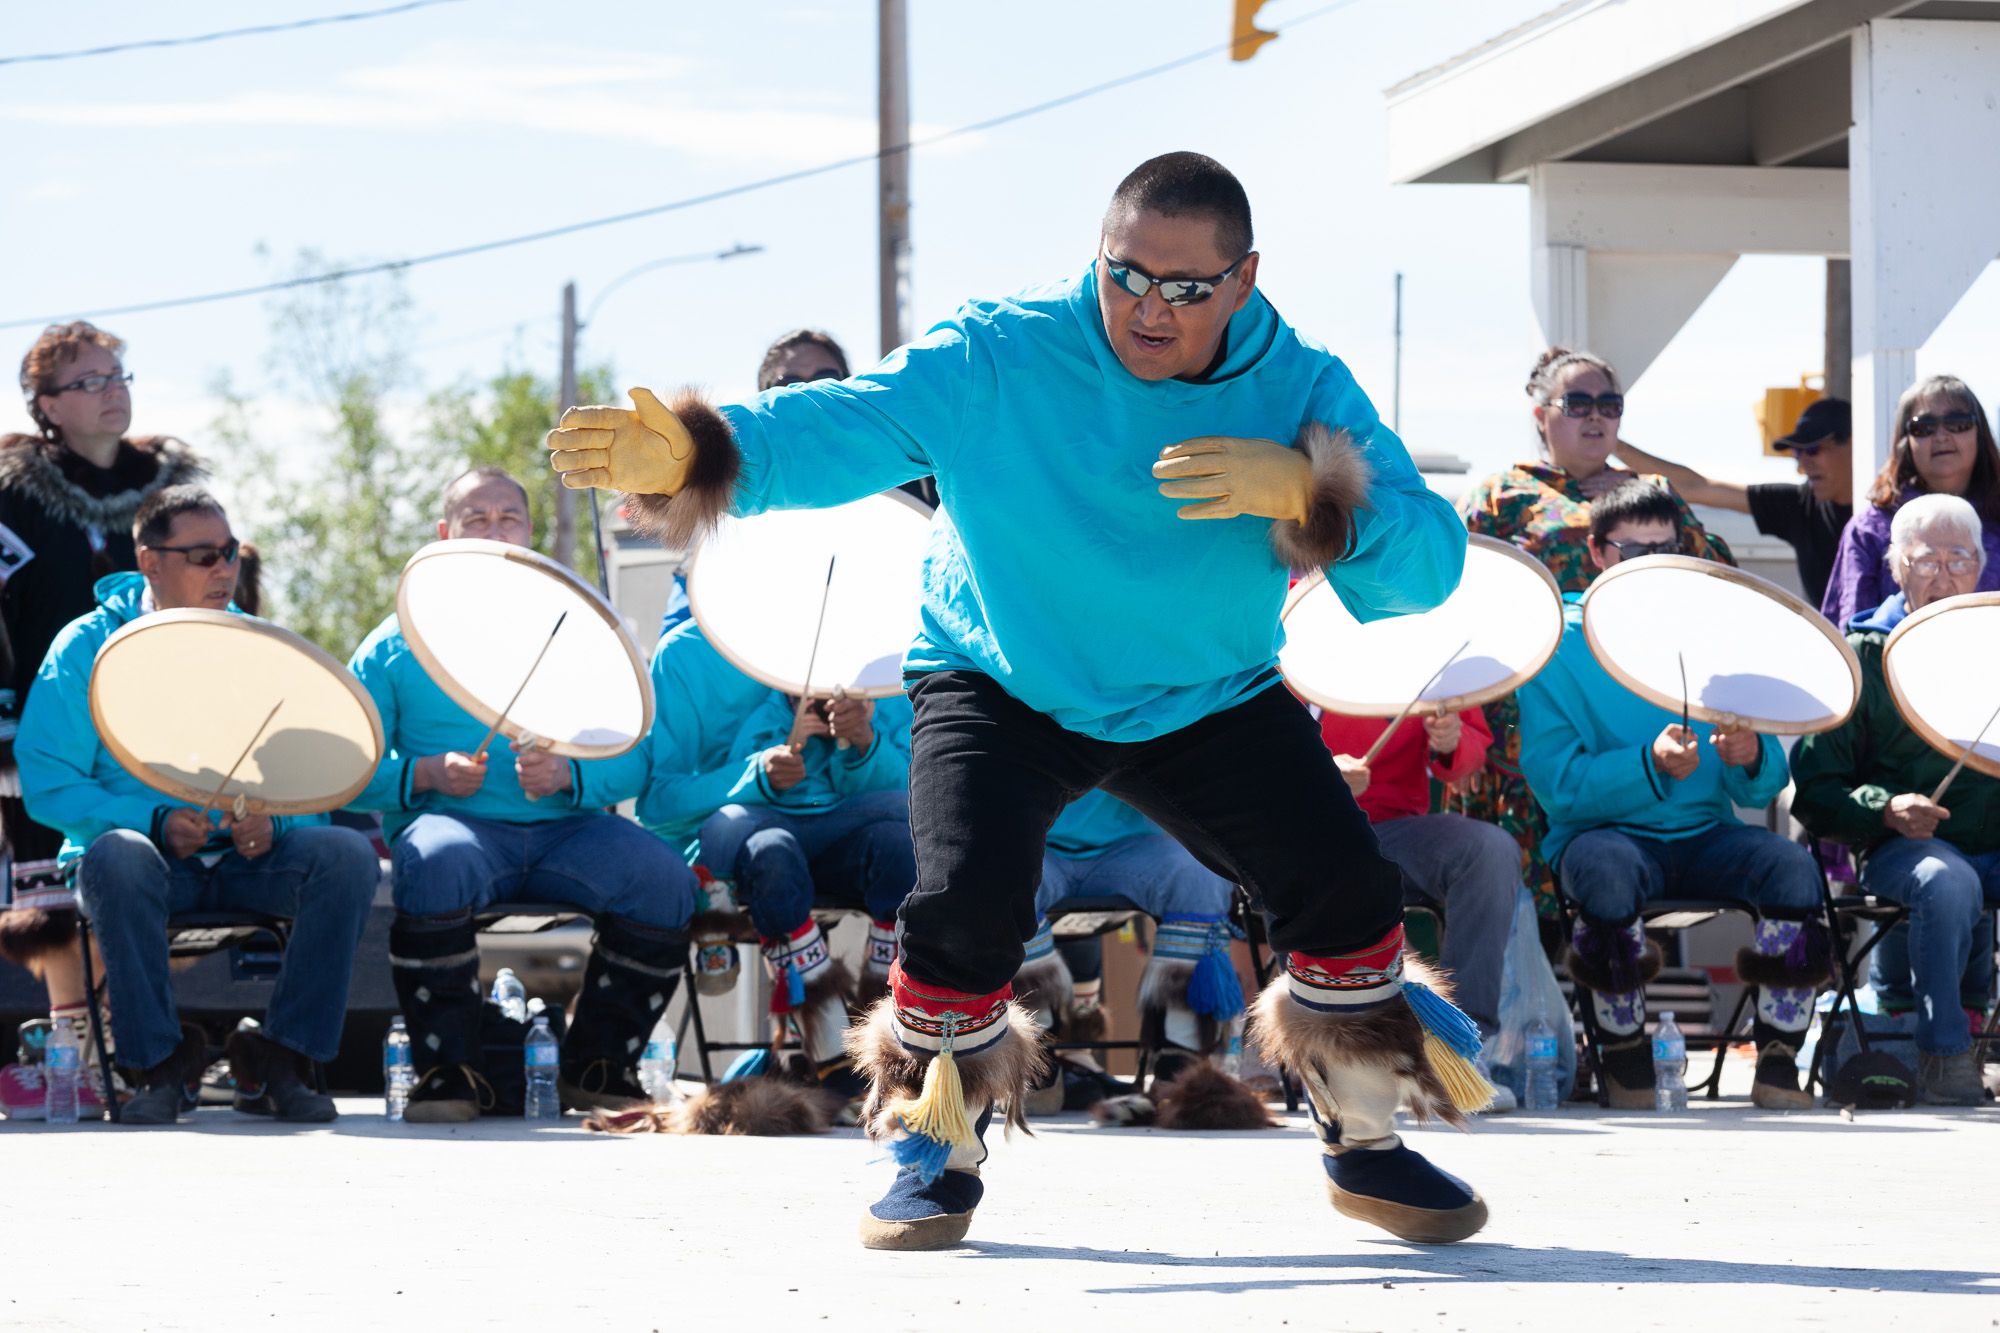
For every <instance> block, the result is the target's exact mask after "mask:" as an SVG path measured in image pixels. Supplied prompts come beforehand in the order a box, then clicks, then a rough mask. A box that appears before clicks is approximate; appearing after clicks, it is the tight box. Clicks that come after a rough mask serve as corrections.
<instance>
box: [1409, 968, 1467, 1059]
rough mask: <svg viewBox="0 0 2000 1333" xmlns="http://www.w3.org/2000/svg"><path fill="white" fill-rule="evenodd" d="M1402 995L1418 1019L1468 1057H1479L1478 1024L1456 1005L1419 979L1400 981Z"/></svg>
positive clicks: (1450, 1045)
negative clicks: (1401, 983) (1401, 982)
mask: <svg viewBox="0 0 2000 1333" xmlns="http://www.w3.org/2000/svg"><path fill="white" fill-rule="evenodd" d="M1403 998H1404V999H1406V1000H1408V1001H1409V1002H1410V1008H1412V1009H1414V1010H1415V1011H1416V1014H1417V1021H1418V1022H1419V1023H1422V1024H1423V1025H1424V1027H1425V1028H1426V1029H1427V1030H1428V1031H1429V1032H1430V1033H1431V1035H1432V1036H1434V1037H1436V1038H1437V1039H1438V1040H1439V1041H1441V1042H1443V1043H1444V1044H1445V1045H1446V1046H1449V1047H1450V1048H1451V1049H1452V1050H1454V1051H1456V1052H1457V1053H1458V1054H1460V1055H1462V1056H1464V1057H1465V1058H1466V1059H1467V1060H1476V1059H1478V1058H1479V1047H1480V1041H1479V1024H1477V1023H1475V1022H1473V1021H1472V1020H1471V1019H1469V1018H1467V1017H1466V1016H1465V1014H1464V1013H1463V1012H1461V1011H1460V1009H1459V1008H1458V1006H1457V1005H1455V1004H1453V1003H1452V1002H1451V1001H1450V1000H1447V999H1445V998H1444V996H1442V995H1439V994H1438V993H1437V992H1436V991H1434V990H1432V989H1431V988H1430V987H1429V986H1426V985H1424V984H1423V983H1422V982H1420V981H1405V982H1404V983H1403Z"/></svg>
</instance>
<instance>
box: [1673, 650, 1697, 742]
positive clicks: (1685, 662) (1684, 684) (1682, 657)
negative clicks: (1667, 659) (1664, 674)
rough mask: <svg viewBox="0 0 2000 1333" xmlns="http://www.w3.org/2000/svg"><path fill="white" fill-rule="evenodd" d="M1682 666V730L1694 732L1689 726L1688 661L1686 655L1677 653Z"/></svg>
mask: <svg viewBox="0 0 2000 1333" xmlns="http://www.w3.org/2000/svg"><path fill="white" fill-rule="evenodd" d="M1674 656H1675V657H1676V658H1678V659H1680V664H1681V730H1682V731H1692V730H1693V728H1692V727H1690V726H1688V660H1687V654H1686V653H1675V654H1674Z"/></svg>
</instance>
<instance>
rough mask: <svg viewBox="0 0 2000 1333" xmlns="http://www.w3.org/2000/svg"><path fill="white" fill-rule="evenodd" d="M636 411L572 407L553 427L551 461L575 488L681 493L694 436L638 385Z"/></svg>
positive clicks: (690, 464)
mask: <svg viewBox="0 0 2000 1333" xmlns="http://www.w3.org/2000/svg"><path fill="white" fill-rule="evenodd" d="M630 393H631V395H632V405H633V408H634V410H633V411H630V412H628V411H626V410H625V409H624V408H622V407H572V408H571V409H569V411H567V412H565V413H563V414H562V420H561V421H559V422H557V423H556V428H555V429H554V430H552V431H550V432H549V439H548V444H549V451H550V452H549V466H550V467H553V468H554V469H555V470H556V475H557V476H559V477H561V478H562V484H563V485H565V486H567V487H569V488H570V489H571V490H575V491H580V490H586V489H588V488H589V487H592V486H595V487H597V488H598V489H600V490H607V491H624V492H626V493H627V494H630V495H676V494H678V493H679V492H680V489H681V487H682V486H684V485H686V484H687V475H688V470H689V469H690V468H691V467H693V466H694V437H693V436H691V435H689V434H688V429H687V427H686V426H684V425H682V424H681V419H680V418H679V417H677V416H675V415H674V414H673V413H672V412H670V411H668V410H667V406H666V404H664V403H662V402H661V401H660V400H659V399H657V398H655V397H654V396H653V391H652V390H651V389H633V390H630Z"/></svg>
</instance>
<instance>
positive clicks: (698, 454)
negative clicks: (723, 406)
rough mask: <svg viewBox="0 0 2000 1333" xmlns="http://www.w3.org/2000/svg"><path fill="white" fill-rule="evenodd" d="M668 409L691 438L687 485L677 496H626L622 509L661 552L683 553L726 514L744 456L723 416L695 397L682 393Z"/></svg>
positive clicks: (692, 392)
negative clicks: (691, 461) (655, 540)
mask: <svg viewBox="0 0 2000 1333" xmlns="http://www.w3.org/2000/svg"><path fill="white" fill-rule="evenodd" d="M667 407H668V408H669V409H670V410H671V411H672V412H673V414H674V415H675V416H677V417H679V418H680V419H681V424H682V425H683V426H686V427H687V430H688V434H689V435H691V436H693V437H694V464H693V466H692V467H690V468H689V469H688V478H687V484H686V485H684V486H682V487H681V489H680V493H679V494H678V495H626V496H624V497H622V503H623V505H624V507H625V513H626V516H627V517H629V518H630V519H631V520H632V526H633V527H635V528H638V529H639V530H640V531H641V532H644V533H646V534H647V535H649V536H652V537H655V538H657V539H658V540H659V542H660V544H661V545H662V546H665V547H668V548H669V549H672V550H680V551H685V550H687V549H688V548H689V546H690V545H692V544H693V543H694V542H695V541H696V539H698V538H700V537H702V536H703V535H705V534H707V533H708V532H709V531H711V530H712V529H713V528H714V527H715V524H716V521H717V520H718V519H720V518H721V517H722V516H723V515H724V514H726V513H728V512H729V502H730V500H731V499H732V498H733V497H734V496H735V494H736V478H737V476H738V475H739V474H740V473H741V472H742V471H743V453H742V451H741V450H739V449H738V448H737V447H736V435H735V432H733V431H731V430H730V429H729V423H728V422H727V421H725V420H723V417H722V413H720V412H718V411H716V410H715V408H714V407H712V406H711V405H710V404H709V402H708V400H707V399H706V398H703V397H702V396H701V394H700V393H698V392H696V391H695V390H693V389H683V390H681V391H680V392H679V393H677V394H675V395H674V400H673V401H672V402H670V403H668V404H667Z"/></svg>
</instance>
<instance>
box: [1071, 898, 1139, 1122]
mask: <svg viewBox="0 0 2000 1333" xmlns="http://www.w3.org/2000/svg"><path fill="white" fill-rule="evenodd" d="M1058 906H1060V907H1061V908H1062V909H1063V910H1061V911H1060V912H1057V913H1055V914H1054V915H1052V916H1050V917H1049V933H1050V934H1051V935H1053V936H1055V937H1056V938H1057V939H1058V940H1088V939H1100V938H1102V937H1103V936H1105V935H1109V934H1110V933H1111V932H1113V931H1115V930H1123V929H1124V928H1125V927H1126V926H1127V925H1129V924H1130V923H1131V922H1132V921H1133V920H1134V919H1135V918H1138V917H1141V916H1145V913H1143V912H1141V911H1139V910H1138V909H1137V908H1135V907H1132V906H1131V905H1130V904H1128V903H1127V902H1126V900H1125V899H1123V898H1118V897H1109V898H1066V899H1064V900H1063V902H1062V903H1060V904H1058ZM1150 919H1151V918H1148V920H1150ZM1046 1049H1048V1050H1050V1051H1055V1052H1058V1053H1060V1052H1063V1051H1091V1052H1096V1053H1097V1060H1098V1063H1099V1064H1103V1063H1104V1054H1103V1053H1104V1052H1107V1051H1132V1052H1135V1055H1134V1056H1133V1073H1132V1086H1133V1087H1135V1088H1136V1087H1139V1086H1141V1085H1142V1084H1144V1083H1145V1081H1146V1070H1147V1068H1148V1067H1149V1066H1150V1065H1151V1064H1152V1062H1153V1049H1152V1046H1151V1044H1150V1043H1148V1042H1147V1041H1145V1040H1144V1038H1143V1037H1141V1038H1139V1039H1135V1040H1129V1041H1127V1040H1118V1039H1114V1038H1106V1039H1104V1040H1102V1041H1051V1042H1048V1043H1046Z"/></svg>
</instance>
